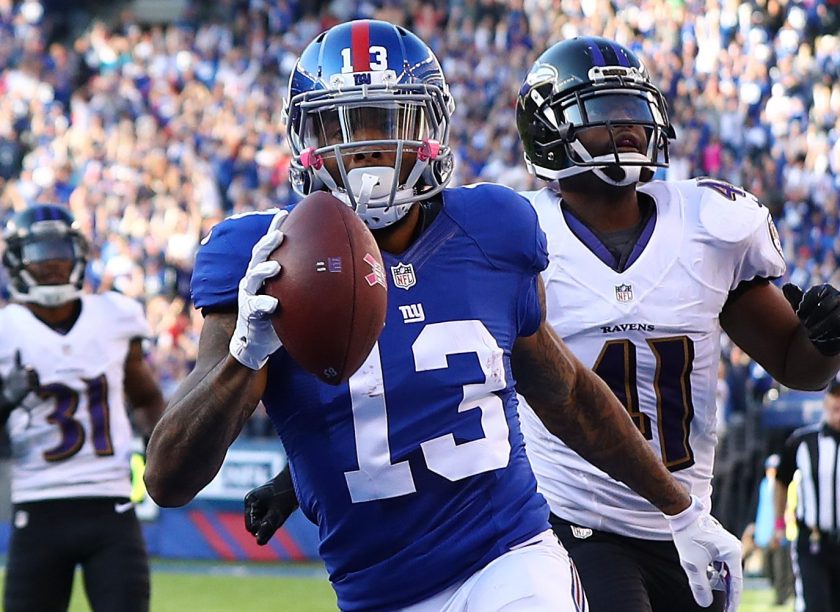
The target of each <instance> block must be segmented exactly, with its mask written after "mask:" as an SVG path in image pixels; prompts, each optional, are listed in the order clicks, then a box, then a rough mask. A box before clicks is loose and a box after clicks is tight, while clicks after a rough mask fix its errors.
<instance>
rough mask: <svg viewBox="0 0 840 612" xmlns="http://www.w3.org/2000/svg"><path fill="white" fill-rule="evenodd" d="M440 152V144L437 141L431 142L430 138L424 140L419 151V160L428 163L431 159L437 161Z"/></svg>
mask: <svg viewBox="0 0 840 612" xmlns="http://www.w3.org/2000/svg"><path fill="white" fill-rule="evenodd" d="M439 152H440V143H439V142H438V141H437V140H429V139H428V138H426V139H424V140H423V144H422V145H421V146H420V148H419V149H417V159H419V160H420V161H427V160H429V159H435V158H437V156H438V153H439Z"/></svg>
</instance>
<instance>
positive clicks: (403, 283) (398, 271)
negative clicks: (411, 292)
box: [391, 263, 417, 289]
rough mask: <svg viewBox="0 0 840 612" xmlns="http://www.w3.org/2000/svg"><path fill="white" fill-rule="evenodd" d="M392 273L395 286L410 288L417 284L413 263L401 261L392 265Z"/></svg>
mask: <svg viewBox="0 0 840 612" xmlns="http://www.w3.org/2000/svg"><path fill="white" fill-rule="evenodd" d="M391 275H392V276H393V277H394V286H395V287H399V288H400V289H410V288H411V287H413V286H414V285H416V284H417V277H416V276H414V265H413V264H403V263H401V264H398V265H396V266H391Z"/></svg>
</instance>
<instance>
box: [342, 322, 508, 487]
mask: <svg viewBox="0 0 840 612" xmlns="http://www.w3.org/2000/svg"><path fill="white" fill-rule="evenodd" d="M411 350H412V353H413V354H414V367H415V370H416V371H417V372H426V371H429V370H440V369H445V368H446V367H447V357H448V356H449V355H455V354H459V353H475V354H476V355H477V357H478V362H479V364H481V369H482V371H483V372H484V382H483V383H480V384H469V385H464V386H463V391H464V397H463V400H461V403H460V404H459V406H458V412H466V411H468V410H475V409H478V410H480V411H481V427H482V429H483V430H484V437H483V438H480V439H478V440H472V441H470V442H464V443H462V444H457V445H456V444H455V437H454V436H453V435H452V434H446V435H443V436H439V437H437V438H433V439H431V440H427V441H425V442H423V443H421V444H420V448H421V449H422V451H423V457H424V458H425V460H426V465H427V466H428V467H429V469H430V470H431V471H433V472H435V473H436V474H440V475H441V476H443V477H444V478H447V479H449V480H452V481H455V480H461V479H462V478H467V477H468V476H474V475H475V474H481V473H483V472H489V471H491V470H497V469H500V468H503V467H505V466H507V464H508V461H509V459H510V442H509V440H508V425H507V420H506V419H505V412H504V404H503V403H502V400H501V398H499V396H497V395H496V394H495V393H494V392H495V391H499V390H501V389H504V388H505V387H506V386H507V382H506V380H505V369H504V365H503V362H502V357H503V354H504V353H503V351H502V349H501V348H499V345H498V343H497V342H496V339H495V338H493V336H492V335H491V334H490V332H489V331H488V330H487V328H486V327H485V326H484V324H483V323H482V322H481V321H475V320H473V321H447V322H444V323H433V324H431V325H427V326H426V327H425V328H423V331H421V332H420V335H419V336H418V337H417V340H415V341H414V344H413V345H412V347H411ZM349 383H350V397H351V402H352V407H353V426H354V430H355V437H356V458H357V459H358V463H359V469H358V470H353V471H351V472H345V473H344V476H345V478H346V479H347V487H348V488H349V489H350V497H351V499H352V500H353V502H354V503H359V502H365V501H371V500H375V499H387V498H390V497H398V496H400V495H407V494H409V493H414V492H415V491H416V490H417V489H416V487H415V486H414V477H413V476H412V474H411V467H410V466H409V464H408V461H400V462H398V463H391V449H390V444H389V442H388V412H387V406H386V403H385V393H384V382H383V380H382V362H381V361H380V358H379V345H378V344H376V345H374V347H373V350H372V351H371V353H370V355H368V358H367V361H365V363H364V365H362V367H361V368H359V371H358V372H356V374H354V375H353V376H351V377H350V381H349Z"/></svg>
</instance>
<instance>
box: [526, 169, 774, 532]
mask: <svg viewBox="0 0 840 612" xmlns="http://www.w3.org/2000/svg"><path fill="white" fill-rule="evenodd" d="M639 190H640V191H642V192H644V193H646V194H648V195H650V196H651V197H652V198H653V200H654V201H655V203H656V219H655V225H654V226H653V231H652V233H651V235H650V238H649V240H648V243H647V245H646V246H645V247H644V250H643V251H642V252H641V254H640V255H638V257H637V259H636V260H635V261H632V263H631V264H630V265H629V266H628V267H627V269H626V270H625V271H624V272H621V273H619V272H615V271H614V270H613V269H612V268H611V267H610V266H608V265H607V264H605V263H604V262H603V261H601V260H600V259H599V258H598V257H597V256H596V255H595V254H594V253H593V251H591V250H590V249H589V248H588V247H587V246H586V245H585V244H584V242H583V241H582V240H581V239H580V238H579V237H578V236H577V235H576V234H575V233H574V232H573V231H572V229H571V228H570V227H569V225H568V224H567V222H566V219H565V218H564V215H563V212H562V210H561V207H560V199H559V197H558V196H557V195H556V194H555V193H554V192H553V191H550V190H548V189H543V190H541V191H538V192H534V193H528V194H524V195H526V196H528V197H529V199H530V200H531V203H532V204H533V206H534V208H535V209H536V210H537V213H538V215H539V218H540V224H541V226H542V229H543V230H544V231H545V233H546V236H547V238H548V252H549V265H548V268H547V269H546V270H545V272H543V280H544V281H545V286H546V300H547V311H548V312H547V320H548V322H549V323H550V324H551V325H552V326H553V327H554V329H555V330H556V331H557V333H558V334H559V335H560V336H561V337H562V338H563V339H564V341H565V342H566V344H567V345H568V346H569V347H570V349H571V350H572V352H574V353H575V355H577V356H578V358H579V359H580V360H581V361H582V362H583V363H584V364H585V365H587V366H589V367H591V368H592V369H593V370H594V371H595V372H596V373H598V374H599V375H600V376H601V377H602V378H603V379H604V380H606V381H607V382H608V384H609V385H610V388H612V390H613V391H614V392H615V394H616V395H617V396H618V397H619V399H620V400H621V401H622V403H623V404H624V405H625V407H626V408H627V410H628V412H629V413H630V415H631V417H632V418H633V421H634V422H635V423H636V425H637V426H638V427H639V429H640V431H641V432H642V434H644V436H645V438H647V439H648V440H649V441H650V444H651V446H652V447H653V450H654V451H655V452H656V453H657V454H658V455H660V456H661V457H662V461H663V463H664V464H665V465H666V466H667V467H668V468H669V470H671V471H672V472H673V474H674V476H675V477H676V478H677V479H678V480H679V481H680V482H681V483H682V484H683V485H684V486H685V487H687V488H688V490H689V491H690V492H691V493H693V494H694V495H696V496H697V497H698V498H700V499H701V500H702V501H703V503H704V504H705V505H706V507H707V508H708V507H710V504H711V489H712V487H711V480H712V467H713V464H714V453H715V444H716V442H717V436H716V434H715V424H716V406H715V390H716V386H717V371H718V364H719V359H720V335H721V327H720V321H719V318H718V317H719V315H720V312H721V309H722V308H723V305H724V303H725V302H726V300H727V298H728V296H729V293H730V292H731V291H732V290H733V289H735V288H736V287H737V286H738V285H739V283H741V282H742V281H748V280H751V279H753V278H756V277H764V278H775V277H779V276H781V275H782V274H783V273H784V270H785V263H784V258H783V256H782V254H781V247H780V244H779V240H778V234H777V233H776V229H775V227H774V226H773V221H772V219H771V218H770V214H769V212H768V210H767V209H766V208H765V207H763V206H761V205H760V204H759V203H758V202H757V201H756V199H755V198H754V197H753V196H751V195H750V194H748V193H745V192H744V191H743V190H741V189H738V188H736V187H733V186H732V185H729V184H728V183H724V182H722V181H715V180H712V179H697V180H690V181H679V182H669V183H666V182H661V181H655V182H651V183H647V184H645V185H643V186H640V187H639ZM519 399H520V402H521V403H522V407H521V410H520V417H521V420H522V431H523V433H524V434H525V439H526V449H527V453H528V456H529V458H530V459H531V463H532V466H533V468H534V471H535V473H536V475H537V480H538V482H539V488H540V491H541V492H542V493H543V495H545V497H546V499H548V502H549V505H550V506H551V509H552V512H554V514H556V515H557V516H559V517H561V518H564V519H566V520H568V521H570V522H572V523H575V524H578V525H581V526H585V527H590V528H593V529H599V530H604V531H609V532H613V533H618V534H621V535H625V536H630V537H636V538H645V539H654V540H657V539H658V540H664V539H669V538H670V531H669V529H668V525H667V522H666V520H665V519H664V517H663V516H662V514H661V512H660V511H659V510H657V509H656V508H655V507H654V506H653V505H652V504H650V503H649V502H648V501H646V500H645V499H643V498H642V497H640V496H639V495H637V494H636V493H634V492H633V491H632V490H630V489H629V488H628V487H627V486H626V485H624V484H623V483H620V482H617V481H615V480H613V479H612V478H610V477H609V476H607V475H606V474H605V473H604V472H602V471H601V470H599V469H597V468H595V467H594V466H592V465H591V464H589V463H587V462H586V461H585V460H584V459H582V458H581V457H580V456H579V455H577V454H576V453H575V452H574V451H572V450H571V449H570V448H569V447H567V446H566V445H565V444H564V443H563V442H562V441H561V440H559V439H558V438H556V437H555V436H553V435H552V434H550V433H549V432H548V430H546V429H545V427H544V426H543V425H542V422H541V421H540V420H539V419H538V418H537V417H536V415H535V414H534V412H533V411H532V410H531V409H530V408H529V407H528V406H527V403H526V402H525V401H524V399H523V398H522V397H520V398H519Z"/></svg>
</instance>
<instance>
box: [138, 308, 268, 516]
mask: <svg viewBox="0 0 840 612" xmlns="http://www.w3.org/2000/svg"><path fill="white" fill-rule="evenodd" d="M235 327H236V315H235V314H210V315H208V316H207V317H206V318H205V320H204V327H203V328H202V330H201V338H200V340H199V345H198V358H197V360H196V365H195V368H194V369H193V371H192V372H191V373H190V374H189V376H187V378H185V379H184V381H183V382H182V383H181V385H180V386H179V387H178V389H177V390H176V392H175V395H174V396H173V397H172V399H171V400H170V402H169V405H168V406H167V408H166V411H165V412H164V413H163V416H162V417H161V419H160V421H158V424H157V426H156V427H155V429H154V432H153V433H152V437H151V439H150V440H149V447H148V449H147V453H146V459H147V463H146V472H145V476H144V480H145V481H146V488H147V490H148V492H149V495H151V496H152V499H154V500H155V502H157V503H158V504H159V505H161V506H182V505H184V504H186V503H187V502H189V501H190V500H191V499H192V498H193V497H194V496H195V494H196V493H198V492H199V491H200V490H201V489H203V488H204V487H205V486H206V485H207V484H208V483H209V482H210V481H211V480H212V479H213V477H214V476H215V475H216V473H217V472H218V471H219V468H220V467H221V466H222V461H223V460H224V458H225V454H226V453H227V449H228V447H229V446H230V445H231V443H233V441H234V440H235V439H236V437H237V436H238V435H239V432H240V430H241V429H242V425H243V424H244V423H245V421H246V420H247V419H248V417H249V416H251V414H252V413H253V411H254V409H255V408H256V407H257V404H258V403H259V400H260V397H262V392H263V389H264V388H265V380H266V371H265V369H264V368H263V369H261V370H252V369H250V368H248V367H245V366H244V365H242V364H241V363H239V362H238V361H237V360H236V359H234V358H233V356H231V354H230V352H229V349H228V346H229V344H230V339H231V336H232V335H233V330H234V328H235Z"/></svg>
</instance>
